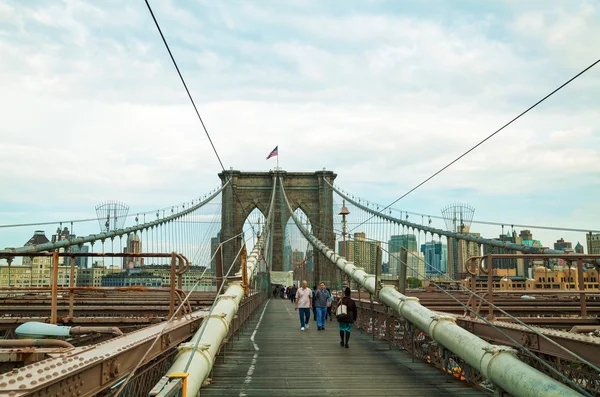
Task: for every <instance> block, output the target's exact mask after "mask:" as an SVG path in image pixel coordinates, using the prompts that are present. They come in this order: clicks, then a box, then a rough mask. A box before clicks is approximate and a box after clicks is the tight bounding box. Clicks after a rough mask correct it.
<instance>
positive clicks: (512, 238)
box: [483, 231, 526, 277]
mask: <svg viewBox="0 0 600 397" xmlns="http://www.w3.org/2000/svg"><path fill="white" fill-rule="evenodd" d="M495 240H498V241H502V242H507V243H513V244H519V245H522V244H523V239H522V238H521V236H520V235H519V236H517V234H516V233H515V232H514V231H513V233H512V234H511V233H510V232H508V233H507V234H501V235H500V236H499V237H498V238H497V239H495ZM488 254H501V255H520V253H519V251H516V250H511V249H508V248H502V247H494V246H491V245H487V244H485V245H484V246H483V255H488ZM492 264H493V268H494V269H516V273H517V274H516V275H517V276H521V277H525V276H526V269H525V262H524V261H523V259H522V258H494V259H492Z"/></svg>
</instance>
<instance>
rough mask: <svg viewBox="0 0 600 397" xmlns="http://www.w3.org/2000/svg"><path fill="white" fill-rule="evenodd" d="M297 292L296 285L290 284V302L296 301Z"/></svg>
mask: <svg viewBox="0 0 600 397" xmlns="http://www.w3.org/2000/svg"><path fill="white" fill-rule="evenodd" d="M297 292H298V287H296V284H294V285H293V286H292V291H291V295H290V300H291V301H292V303H296V293H297Z"/></svg>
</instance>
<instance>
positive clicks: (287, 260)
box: [283, 241, 294, 272]
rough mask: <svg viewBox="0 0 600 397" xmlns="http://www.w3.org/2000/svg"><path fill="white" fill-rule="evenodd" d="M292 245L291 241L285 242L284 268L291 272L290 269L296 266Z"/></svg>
mask: <svg viewBox="0 0 600 397" xmlns="http://www.w3.org/2000/svg"><path fill="white" fill-rule="evenodd" d="M292 262H293V257H292V245H291V244H290V243H289V242H287V241H286V242H285V244H284V246H283V270H284V271H286V272H289V271H290V270H294V266H293V264H292Z"/></svg>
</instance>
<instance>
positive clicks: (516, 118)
mask: <svg viewBox="0 0 600 397" xmlns="http://www.w3.org/2000/svg"><path fill="white" fill-rule="evenodd" d="M598 63H600V59H598V60H596V61H595V62H593V63H592V64H591V65H589V66H588V67H586V68H585V69H583V70H582V71H581V72H579V73H577V74H576V75H575V76H573V77H571V78H570V79H569V80H567V81H566V82H564V83H563V84H561V85H560V86H559V87H558V88H556V89H555V90H554V91H552V92H551V93H549V94H548V95H546V96H545V97H543V98H542V99H540V100H539V101H537V102H536V103H534V104H533V105H531V106H530V107H528V108H527V109H526V110H525V111H523V112H521V113H520V114H519V115H518V116H516V117H514V118H513V119H512V120H510V121H509V122H508V123H506V124H504V125H503V126H502V127H500V128H498V129H497V130H496V131H494V132H493V133H491V134H490V135H488V136H487V137H486V138H484V139H483V140H481V141H479V143H477V144H476V145H475V146H472V147H471V148H470V149H469V150H467V151H466V152H464V153H463V154H461V155H460V156H458V157H457V158H455V159H454V160H452V161H451V162H449V163H448V164H446V165H445V166H443V167H442V168H440V169H439V170H438V171H437V172H435V173H434V174H433V175H431V176H429V177H428V178H427V179H425V180H424V181H423V182H421V183H419V184H418V185H417V186H415V187H413V188H412V189H410V190H409V191H408V192H406V193H404V194H403V195H402V196H400V197H398V198H397V199H396V200H394V201H392V202H391V203H390V204H388V205H387V206H386V207H385V208H383V209H382V210H381V211H385V210H386V209H388V208H390V207H391V206H392V205H394V204H396V203H397V202H398V201H400V200H402V199H403V198H404V197H406V196H408V195H409V194H411V193H412V192H414V191H415V190H417V189H418V188H420V187H421V186H423V185H424V184H426V183H427V182H429V181H430V180H432V179H433V178H435V177H436V176H437V175H439V174H441V173H442V172H443V171H445V170H446V169H447V168H449V167H450V166H452V165H453V164H454V163H456V162H457V161H459V160H460V159H462V158H463V157H465V156H466V155H467V154H469V153H471V152H472V151H473V150H475V149H477V148H478V147H479V146H481V145H483V144H484V143H485V142H487V141H488V140H490V139H491V138H493V137H494V136H495V135H496V134H498V133H499V132H500V131H502V130H504V129H505V128H506V127H508V126H509V125H511V124H512V123H513V122H515V121H517V120H518V119H520V118H521V117H522V116H524V115H525V114H526V113H529V111H531V110H533V109H534V108H535V107H536V106H538V105H539V104H540V103H542V102H544V101H545V100H546V99H548V98H550V97H551V96H552V95H554V94H555V93H557V92H558V91H560V90H561V89H563V88H564V87H566V86H567V85H568V84H569V83H571V82H572V81H573V80H575V79H577V78H578V77H579V76H581V75H582V74H584V73H585V72H587V71H588V70H590V69H591V68H593V67H594V66H596V65H597V64H598ZM374 216H375V215H371V216H370V217H369V218H367V219H366V220H365V221H364V222H363V224H364V223H365V222H367V221H369V220H370V219H372V218H373V217H374ZM361 225H362V224H361ZM359 226H360V225H358V226H356V227H354V228H353V229H352V230H354V229H356V228H357V227H359ZM352 230H350V232H351V231H352Z"/></svg>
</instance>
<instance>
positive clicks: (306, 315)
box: [295, 280, 312, 331]
mask: <svg viewBox="0 0 600 397" xmlns="http://www.w3.org/2000/svg"><path fill="white" fill-rule="evenodd" d="M311 309H312V291H311V289H310V288H308V283H307V282H306V280H303V281H302V288H298V291H296V307H295V310H298V312H299V313H300V331H304V329H305V328H308V320H310V311H311Z"/></svg>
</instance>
